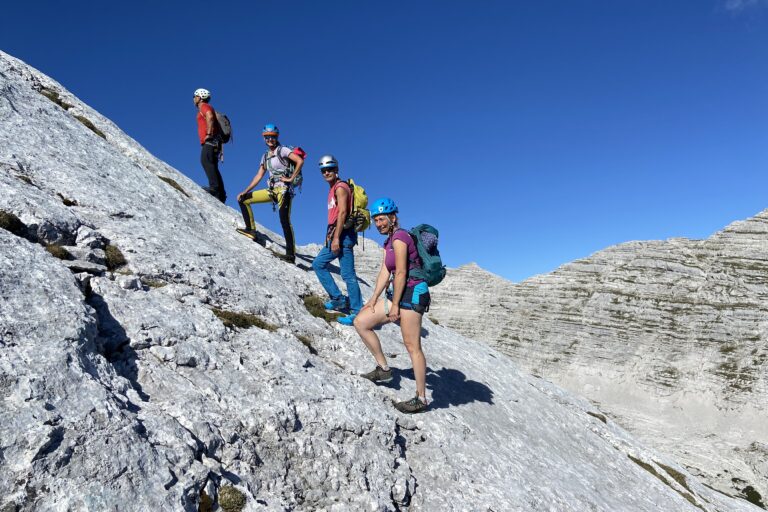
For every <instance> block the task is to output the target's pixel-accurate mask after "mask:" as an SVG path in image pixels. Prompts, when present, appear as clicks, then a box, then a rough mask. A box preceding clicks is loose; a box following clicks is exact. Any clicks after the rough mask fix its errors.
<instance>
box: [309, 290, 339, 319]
mask: <svg viewBox="0 0 768 512" xmlns="http://www.w3.org/2000/svg"><path fill="white" fill-rule="evenodd" d="M302 300H303V301H304V307H305V308H307V311H309V314H311V315H312V316H316V317H317V318H322V319H323V320H325V321H326V322H328V323H331V322H332V321H333V320H336V319H337V318H338V317H340V316H341V313H334V312H331V311H328V310H326V309H325V306H324V305H323V304H324V302H323V299H321V298H320V297H318V296H317V295H313V294H310V295H305V296H303V297H302Z"/></svg>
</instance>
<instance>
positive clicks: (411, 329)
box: [400, 309, 427, 397]
mask: <svg viewBox="0 0 768 512" xmlns="http://www.w3.org/2000/svg"><path fill="white" fill-rule="evenodd" d="M400 332H402V334H403V343H404V344H405V348H406V349H407V350H408V355H410V356H411V364H413V375H414V377H415V378H416V392H417V393H418V394H419V396H420V397H426V396H427V386H426V380H427V360H426V358H425V357H424V352H422V351H421V314H420V313H417V312H415V311H411V310H409V309H401V310H400Z"/></svg>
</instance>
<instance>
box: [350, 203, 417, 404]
mask: <svg viewBox="0 0 768 512" xmlns="http://www.w3.org/2000/svg"><path fill="white" fill-rule="evenodd" d="M371 217H373V222H374V224H375V225H376V229H378V230H379V233H381V234H382V235H387V240H386V242H384V260H383V261H382V263H381V270H380V271H379V276H378V277H377V278H376V287H375V288H374V291H373V296H372V297H371V298H370V299H369V300H368V302H367V303H366V304H365V305H364V306H363V308H362V309H361V310H360V313H358V315H357V317H356V318H355V322H354V325H355V329H357V333H358V334H359V335H360V337H361V338H362V339H363V343H365V346H366V347H368V350H370V352H371V354H372V355H373V357H374V358H375V359H376V368H374V369H373V371H371V372H369V373H366V374H363V375H362V376H363V377H365V378H366V379H368V380H370V381H372V382H389V381H390V380H392V369H391V368H390V367H389V365H388V364H387V358H386V356H385V355H384V352H383V351H382V350H381V342H380V341H379V337H378V336H377V335H376V333H375V332H374V329H375V328H376V327H378V326H380V325H383V324H386V323H390V322H399V323H400V332H401V333H402V335H403V343H404V344H405V348H406V349H407V350H408V355H410V356H411V363H412V364H413V374H414V377H415V379H416V396H415V397H414V398H412V399H410V400H406V401H404V402H397V403H396V404H395V408H397V410H399V411H400V412H404V413H409V414H410V413H416V412H423V411H425V410H426V409H427V396H426V394H427V393H426V373H427V361H426V359H425V357H424V352H422V350H421V318H422V315H423V314H424V312H425V311H427V310H428V309H429V302H430V298H429V289H428V288H427V283H425V282H424V281H423V280H419V279H413V278H411V277H410V276H409V274H410V272H409V271H410V270H411V269H413V268H419V267H421V260H420V259H419V255H418V251H417V250H416V244H415V243H414V241H413V239H412V238H411V235H410V234H409V233H408V232H407V231H406V230H404V229H401V228H400V225H399V222H398V219H397V206H396V205H395V203H394V201H392V200H391V199H389V198H383V199H379V200H378V201H376V202H374V203H373V205H372V206H371ZM385 289H387V295H386V298H385V299H381V298H380V297H381V294H382V292H383V291H384V290H385Z"/></svg>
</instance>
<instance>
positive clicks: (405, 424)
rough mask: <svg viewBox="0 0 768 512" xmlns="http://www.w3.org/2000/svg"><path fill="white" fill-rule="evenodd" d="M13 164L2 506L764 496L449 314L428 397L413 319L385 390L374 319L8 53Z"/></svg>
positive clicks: (416, 504)
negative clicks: (372, 346)
mask: <svg viewBox="0 0 768 512" xmlns="http://www.w3.org/2000/svg"><path fill="white" fill-rule="evenodd" d="M42 89H44V90H45V91H47V92H46V94H47V95H46V96H44V95H43V94H41V93H40V92H39V91H40V90H42ZM52 92H53V93H55V94H56V95H55V96H53V95H52V94H51V93H52ZM51 97H53V98H58V100H59V101H58V102H54V101H52V100H51V99H50V98H51ZM62 104H63V105H69V108H68V109H65V108H63V107H62V106H61V105H62ZM74 114H77V115H80V116H83V117H85V118H87V119H88V120H89V121H90V122H91V123H92V124H93V125H94V127H95V128H96V130H98V132H99V133H100V134H101V135H103V137H102V136H101V135H99V134H98V133H96V132H95V131H93V130H91V129H90V128H88V127H87V126H85V125H84V124H82V123H81V121H79V120H78V119H76V118H75V117H74ZM0 169H1V170H2V172H0V186H2V190H3V194H0V209H2V210H5V211H10V212H12V213H14V214H16V215H17V216H18V217H19V218H20V219H21V220H22V221H23V222H24V223H25V224H26V225H27V226H28V228H29V229H28V231H29V233H30V236H28V237H27V238H28V239H27V238H20V237H18V236H14V235H12V234H10V233H9V232H7V231H5V230H3V229H0V510H22V511H32V510H35V511H47V510H56V511H58V510H62V511H63V510H72V511H102V510H141V511H145V510H187V511H195V510H197V509H198V506H199V504H200V503H201V500H203V499H204V498H203V494H202V491H203V490H204V491H205V494H206V495H207V496H208V497H210V498H212V499H213V500H214V507H216V508H218V505H216V504H215V503H216V502H217V500H218V499H219V498H220V497H221V498H222V499H224V495H226V496H227V498H228V499H234V500H236V499H237V498H238V496H239V497H240V498H242V499H244V502H245V510H249V511H251V510H329V511H331V510H334V511H342V510H355V511H356V510H370V511H385V510H386V511H394V510H406V509H407V510H435V511H437V510H439V511H443V510H491V509H492V510H511V511H537V510H541V511H544V510H558V511H559V510H572V511H595V510H599V511H614V510H638V511H657V510H675V511H678V510H680V511H683V510H691V511H695V510H707V511H720V510H722V511H725V510H733V511H741V510H743V511H748V510H754V509H755V508H754V507H753V506H752V505H750V504H749V503H747V502H745V501H743V500H738V499H734V498H730V497H727V496H725V495H723V494H720V493H717V492H715V491H713V490H711V489H709V488H707V487H706V486H704V485H702V484H701V483H700V482H699V481H698V480H697V479H696V478H695V477H694V476H692V475H691V474H689V473H688V472H686V471H685V470H684V469H683V468H682V467H680V466H678V465H677V464H676V463H675V462H674V461H672V460H671V459H669V458H668V457H666V456H664V455H662V454H660V453H657V452H654V451H653V450H649V449H647V448H645V447H644V446H643V445H641V444H640V443H638V442H637V441H635V440H634V439H633V438H632V437H631V436H629V435H628V434H627V433H626V432H625V431H623V430H622V429H621V428H619V427H618V426H617V425H616V424H614V423H613V422H612V421H610V420H607V419H606V418H605V417H604V416H603V415H602V414H601V413H600V412H599V411H598V410H596V409H595V408H594V407H592V406H591V405H589V404H588V403H587V402H585V401H584V400H582V399H579V398H576V397H574V396H572V395H570V394H569V393H567V392H565V391H563V390H561V389H559V388H557V387H555V386H553V385H551V384H549V383H547V382H545V381H543V380H541V379H538V378H535V377H530V376H528V375H525V374H520V373H519V372H518V371H517V370H516V368H515V366H514V365H513V364H512V363H511V361H510V360H509V359H508V358H505V357H503V356H502V355H501V354H500V353H499V352H497V351H496V350H493V349H490V348H488V347H487V346H485V345H483V344H481V343H478V342H476V341H473V340H470V339H467V338H465V337H463V336H461V335H459V334H457V333H456V332H454V331H451V330H449V329H446V328H444V327H441V326H436V325H433V324H432V323H430V322H428V321H426V322H425V326H424V327H425V333H424V346H425V350H426V353H427V358H428V363H429V376H428V386H429V389H430V396H431V401H432V404H431V409H430V411H429V412H428V413H427V414H423V415H421V416H418V417H407V416H403V415H400V414H399V413H397V412H396V411H395V410H394V409H393V407H392V406H391V401H392V400H393V399H400V400H402V399H405V398H408V397H409V396H410V395H411V393H412V390H413V389H414V382H413V377H412V372H411V371H410V363H409V361H408V356H407V352H406V351H405V349H404V347H403V345H402V343H401V339H400V334H399V330H398V328H397V327H396V326H386V327H384V328H382V329H381V331H380V335H381V338H382V343H383V346H384V349H385V351H386V352H387V354H389V356H390V359H391V361H392V364H393V367H397V368H398V369H397V371H396V372H395V373H396V379H395V381H394V382H393V383H392V384H391V385H389V386H380V387H377V386H375V385H373V384H371V383H370V382H368V381H366V380H364V379H361V378H360V377H359V376H358V375H357V374H358V373H360V372H362V371H367V370H370V368H371V367H372V365H373V361H372V359H371V358H370V356H369V355H368V354H367V351H366V350H365V348H364V347H363V345H362V343H361V342H360V340H359V338H358V336H357V335H356V333H355V332H354V331H353V330H352V329H350V328H344V327H342V326H339V325H337V324H334V325H329V324H327V323H326V322H325V321H323V320H320V319H318V318H315V317H313V316H311V315H310V314H309V312H308V311H307V310H306V309H305V308H304V306H303V302H302V298H301V297H302V296H304V295H306V294H309V293H315V294H320V292H321V288H320V286H319V284H318V283H317V280H316V278H315V276H314V275H313V274H311V273H307V272H306V271H304V270H303V269H302V268H301V267H297V266H292V265H288V264H286V263H284V262H282V261H280V260H278V259H276V258H275V257H274V256H273V255H272V253H271V252H270V251H269V250H268V249H267V248H264V247H261V246H260V245H258V244H254V243H252V242H250V241H249V240H248V239H246V238H244V237H242V236H240V235H238V234H237V233H236V232H235V231H234V227H235V226H236V222H237V218H238V214H237V213H236V212H234V211H233V210H231V209H229V208H227V207H225V206H224V205H221V204H220V203H218V202H217V201H215V200H214V199H213V198H211V197H210V196H209V195H208V194H206V193H205V192H203V191H202V190H201V189H200V188H199V187H198V186H197V185H195V184H194V183H192V182H191V181H190V180H188V179H187V178H186V177H184V176H183V175H181V174H180V173H178V172H177V171H175V170H174V169H172V168H170V167H169V166H167V165H166V164H164V163H162V162H160V161H158V160H157V159H155V158H154V157H152V156H151V155H149V154H148V153H147V152H146V151H145V150H144V149H142V148H141V147H140V146H139V145H138V144H137V143H136V142H135V141H133V140H131V139H130V138H129V137H127V136H126V135H125V134H124V133H122V132H121V131H120V130H119V129H118V128H117V127H116V126H114V125H113V124H112V123H111V122H109V121H108V120H106V119H105V118H103V117H102V116H100V115H99V114H98V113H96V112H95V111H93V110H91V109H90V108H88V107H87V106H86V105H84V104H83V103H81V102H80V101H79V100H78V99H77V98H75V97H73V96H72V95H71V94H69V93H68V92H67V91H66V90H64V89H63V88H62V87H61V86H60V85H59V84H57V83H56V82H54V81H52V80H51V79H49V78H47V77H45V76H44V75H42V74H40V73H39V72H38V71H36V70H34V69H32V68H30V67H28V66H26V65H25V64H23V63H21V62H19V61H18V60H16V59H13V58H12V57H10V56H8V55H6V54H3V53H1V52H0ZM159 176H164V177H166V178H167V177H170V178H171V179H173V180H174V181H175V182H176V183H177V184H178V185H179V186H180V187H181V188H182V189H184V191H185V194H186V195H184V194H182V193H181V192H180V191H178V190H177V189H176V188H175V187H172V186H170V185H169V184H168V183H167V182H166V181H163V180H161V179H159ZM62 197H63V198H65V199H66V201H64V200H63V199H62ZM268 237H269V238H270V240H269V241H268V244H267V246H268V247H273V248H274V247H275V246H279V244H280V243H282V241H281V240H280V239H279V238H278V237H277V236H276V235H275V234H274V233H268ZM37 241H39V242H56V243H60V244H64V245H69V246H74V247H76V248H79V250H76V251H74V252H76V253H78V254H79V255H80V257H87V255H89V254H96V255H100V254H101V253H97V252H96V251H100V250H104V251H105V258H106V259H109V258H110V256H109V250H108V249H106V247H107V242H109V244H110V245H111V246H113V247H117V248H119V250H120V251H121V252H122V254H123V255H124V257H125V260H126V263H125V264H124V265H122V267H120V268H117V269H115V270H113V271H107V272H103V273H102V274H101V275H90V274H88V273H84V272H80V270H81V269H79V268H75V269H70V268H68V266H67V264H66V263H67V262H64V261H62V260H58V259H55V258H53V257H52V256H51V255H50V254H49V253H48V252H46V251H45V250H44V248H43V247H41V246H40V245H39V244H38V243H36V242H37ZM368 251H369V252H368V254H373V256H367V255H366V256H365V257H363V258H362V259H363V260H365V259H366V258H369V259H371V260H373V259H375V252H373V251H371V249H370V248H369V249H368ZM312 254H313V248H312V247H309V248H300V251H299V255H300V258H303V262H302V264H303V265H306V260H309V259H310V258H311V256H312ZM366 268H367V267H366ZM73 270H74V272H75V273H73ZM363 290H364V294H370V287H369V286H366V285H364V286H363ZM222 311H223V312H233V313H247V314H249V315H255V316H258V317H259V318H260V319H261V320H262V321H263V323H261V324H260V327H259V326H254V327H251V328H229V327H226V326H225V325H224V323H223V322H222V320H221V319H220V318H219V316H221V315H223V313H222ZM233 488H234V489H235V490H233ZM232 493H234V495H235V496H234V498H233V497H232Z"/></svg>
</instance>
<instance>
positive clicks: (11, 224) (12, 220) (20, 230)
mask: <svg viewBox="0 0 768 512" xmlns="http://www.w3.org/2000/svg"><path fill="white" fill-rule="evenodd" d="M0 228H3V229H4V230H6V231H10V232H11V233H13V234H14V235H16V236H20V237H22V238H26V235H27V226H26V224H24V223H23V222H21V220H20V219H19V218H18V217H17V216H16V215H15V214H13V213H11V212H7V211H5V210H0Z"/></svg>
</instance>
